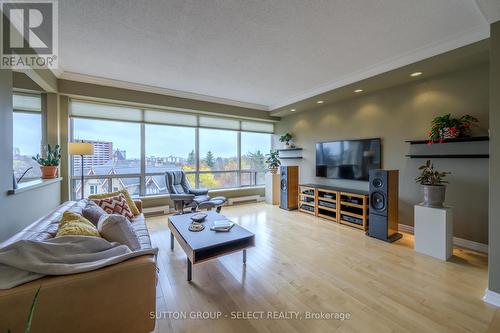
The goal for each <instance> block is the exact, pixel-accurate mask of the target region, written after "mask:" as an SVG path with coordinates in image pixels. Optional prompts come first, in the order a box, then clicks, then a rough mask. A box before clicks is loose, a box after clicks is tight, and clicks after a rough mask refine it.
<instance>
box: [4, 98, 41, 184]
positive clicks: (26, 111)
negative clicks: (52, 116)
mask: <svg viewBox="0 0 500 333" xmlns="http://www.w3.org/2000/svg"><path fill="white" fill-rule="evenodd" d="M14 95H23V96H30V97H37V98H39V99H40V110H34V109H28V108H26V109H24V108H19V107H15V105H14V102H13V103H12V113H13V116H14V114H15V113H17V114H30V115H39V116H40V133H41V138H40V143H39V146H38V153H39V154H40V155H42V154H43V147H44V146H45V145H46V144H47V130H46V128H47V108H46V107H45V105H44V103H45V98H44V96H43V94H42V93H37V92H26V91H19V90H13V92H12V98H14ZM12 126H13V127H14V120H13V121H12ZM12 149H14V145H12ZM12 153H14V152H13V151H12ZM12 167H14V165H12ZM39 178H40V177H29V176H24V177H23V180H22V181H30V180H35V179H39Z"/></svg>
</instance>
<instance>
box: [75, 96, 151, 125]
mask: <svg viewBox="0 0 500 333" xmlns="http://www.w3.org/2000/svg"><path fill="white" fill-rule="evenodd" d="M71 115H72V116H75V117H88V118H102V119H112V120H128V121H139V122H140V121H142V110H141V109H136V108H130V107H126V106H119V105H116V106H115V105H109V104H95V103H87V102H79V101H72V102H71Z"/></svg>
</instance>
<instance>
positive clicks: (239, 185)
mask: <svg viewBox="0 0 500 333" xmlns="http://www.w3.org/2000/svg"><path fill="white" fill-rule="evenodd" d="M72 101H77V102H83V103H89V104H103V105H108V106H109V105H111V106H117V107H120V106H123V107H126V108H136V109H137V110H138V111H140V112H141V114H142V121H135V120H120V119H107V118H102V117H86V116H82V115H72V113H71V105H72ZM69 108H70V112H69V114H70V115H69V118H70V139H71V141H73V140H74V139H75V138H74V132H75V131H74V119H88V120H96V121H110V120H111V121H119V122H128V123H137V124H140V125H141V126H140V140H141V142H140V149H141V151H140V173H133V174H132V173H131V174H119V175H92V176H85V179H89V180H90V179H106V178H107V179H108V180H112V179H113V178H137V177H139V178H140V190H139V192H140V194H139V196H140V197H151V196H159V195H160V196H161V195H168V194H162V193H159V194H146V181H147V180H148V179H149V177H153V176H162V175H164V174H165V173H160V172H146V125H157V126H170V127H172V126H173V127H188V128H194V129H195V133H194V135H195V149H194V152H195V170H194V171H189V172H186V174H194V175H195V177H194V178H195V182H194V183H195V184H192V185H193V186H194V187H195V188H199V186H200V175H201V174H218V173H219V174H220V173H236V179H237V184H236V186H230V187H217V188H212V189H211V190H218V189H230V188H245V187H252V186H263V184H257V178H258V173H259V172H263V171H261V170H251V169H241V153H242V151H241V133H244V132H248V133H261V134H269V146H270V147H271V146H272V134H273V133H274V124H273V122H272V121H257V120H246V119H240V118H231V119H233V120H237V121H238V123H239V126H238V129H230V128H218V127H212V126H200V117H211V118H221V119H228V118H230V117H223V116H221V117H218V116H212V115H210V116H207V115H206V114H203V113H194V112H190V113H189V114H191V115H194V116H195V117H196V126H194V125H184V124H180V125H176V124H171V123H158V122H150V121H145V114H146V112H148V111H158V112H161V111H164V112H173V113H185V112H182V111H178V110H173V111H172V110H162V109H154V108H150V107H147V108H146V107H136V106H130V105H126V104H110V103H96V102H93V101H85V100H81V99H74V100H73V99H70V102H69ZM244 122H260V123H267V124H272V125H273V132H262V131H251V130H242V124H243V123H244ZM200 129H213V130H220V131H232V132H236V133H237V169H236V170H217V171H214V170H210V171H202V170H200V161H201V156H200ZM73 158H74V157H72V159H71V164H70V172H71V177H70V178H71V182H72V184H73V182H75V181H78V180H80V178H81V176H79V175H75V174H74V163H73ZM248 173H250V185H242V182H241V179H242V174H248ZM252 173H253V175H252ZM252 179H253V180H254V181H253V182H252ZM108 183H111V181H109V182H108ZM72 188H73V186H72ZM108 190H109V191H110V190H112V189H109V188H108ZM71 193H72V196H73V197H74V195H75V193H73V191H72V192H71Z"/></svg>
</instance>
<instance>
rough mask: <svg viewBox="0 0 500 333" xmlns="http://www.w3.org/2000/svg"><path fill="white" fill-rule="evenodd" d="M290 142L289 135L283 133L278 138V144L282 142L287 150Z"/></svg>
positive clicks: (290, 136) (290, 137)
mask: <svg viewBox="0 0 500 333" xmlns="http://www.w3.org/2000/svg"><path fill="white" fill-rule="evenodd" d="M291 140H292V135H291V134H290V133H285V134H283V135H282V136H280V142H284V143H285V146H286V147H287V148H290V141H291Z"/></svg>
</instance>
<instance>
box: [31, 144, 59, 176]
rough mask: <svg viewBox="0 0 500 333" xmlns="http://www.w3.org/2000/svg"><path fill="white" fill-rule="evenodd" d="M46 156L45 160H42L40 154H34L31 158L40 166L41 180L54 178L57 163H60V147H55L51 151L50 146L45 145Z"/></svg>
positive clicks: (57, 166)
mask: <svg viewBox="0 0 500 333" xmlns="http://www.w3.org/2000/svg"><path fill="white" fill-rule="evenodd" d="M46 156H47V158H43V157H42V156H40V154H36V156H33V157H32V158H33V159H34V160H35V161H36V162H37V163H38V164H40V170H41V171H42V179H51V178H56V177H57V171H58V168H59V162H60V161H61V147H60V146H59V145H55V147H54V149H52V147H51V146H50V145H47V149H46Z"/></svg>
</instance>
